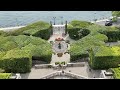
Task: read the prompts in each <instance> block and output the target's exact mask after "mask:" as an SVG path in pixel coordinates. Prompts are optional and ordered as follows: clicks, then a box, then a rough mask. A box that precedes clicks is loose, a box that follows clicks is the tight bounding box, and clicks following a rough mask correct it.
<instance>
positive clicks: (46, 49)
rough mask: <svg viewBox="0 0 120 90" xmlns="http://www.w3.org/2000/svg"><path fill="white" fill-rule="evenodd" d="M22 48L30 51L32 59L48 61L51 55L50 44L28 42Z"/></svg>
mask: <svg viewBox="0 0 120 90" xmlns="http://www.w3.org/2000/svg"><path fill="white" fill-rule="evenodd" d="M22 50H30V51H31V52H32V59H33V60H40V61H45V62H47V63H50V61H51V57H52V49H51V45H50V44H43V45H39V46H36V45H32V44H29V45H27V46H25V47H23V48H22Z"/></svg>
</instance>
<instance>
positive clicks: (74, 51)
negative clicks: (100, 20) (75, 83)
mask: <svg viewBox="0 0 120 90" xmlns="http://www.w3.org/2000/svg"><path fill="white" fill-rule="evenodd" d="M68 33H69V36H70V38H71V39H74V40H75V42H73V43H71V45H70V56H71V57H70V61H71V62H73V61H80V60H81V59H82V58H89V60H88V62H89V66H90V67H91V68H92V69H95V70H103V69H109V68H112V71H113V72H115V71H118V72H115V76H114V77H117V78H118V76H119V73H120V71H119V67H118V66H119V65H118V64H119V63H120V45H116V46H108V45H106V43H108V42H117V41H119V40H120V28H118V27H115V26H109V27H108V26H100V25H97V24H93V23H90V22H86V21H77V20H75V21H72V22H71V23H70V24H69V25H68ZM116 73H117V74H116ZM116 75H118V76H116Z"/></svg>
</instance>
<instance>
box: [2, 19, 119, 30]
mask: <svg viewBox="0 0 120 90" xmlns="http://www.w3.org/2000/svg"><path fill="white" fill-rule="evenodd" d="M112 18H113V17H109V18H106V19H102V20H97V21H90V22H91V23H99V22H105V21H106V20H109V19H112ZM118 19H120V17H118ZM25 26H26V25H24V26H15V27H4V28H0V31H11V30H16V29H19V28H22V27H25Z"/></svg>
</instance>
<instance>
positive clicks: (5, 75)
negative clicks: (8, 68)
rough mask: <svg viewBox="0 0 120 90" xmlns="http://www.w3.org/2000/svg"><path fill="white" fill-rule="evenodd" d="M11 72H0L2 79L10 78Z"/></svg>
mask: <svg viewBox="0 0 120 90" xmlns="http://www.w3.org/2000/svg"><path fill="white" fill-rule="evenodd" d="M11 76H12V74H11V73H0V79H10V77H11Z"/></svg>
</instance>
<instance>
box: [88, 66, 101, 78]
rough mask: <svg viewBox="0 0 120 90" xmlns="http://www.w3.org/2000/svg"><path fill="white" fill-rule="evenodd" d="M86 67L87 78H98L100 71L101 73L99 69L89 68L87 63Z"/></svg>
mask: <svg viewBox="0 0 120 90" xmlns="http://www.w3.org/2000/svg"><path fill="white" fill-rule="evenodd" d="M86 67H87V68H86V72H87V74H88V77H89V78H99V77H100V73H101V71H100V70H93V69H91V68H90V66H89V65H88V64H87V66H86Z"/></svg>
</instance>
